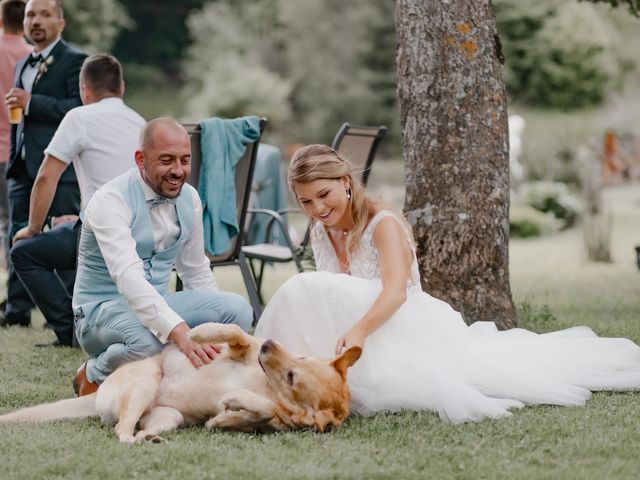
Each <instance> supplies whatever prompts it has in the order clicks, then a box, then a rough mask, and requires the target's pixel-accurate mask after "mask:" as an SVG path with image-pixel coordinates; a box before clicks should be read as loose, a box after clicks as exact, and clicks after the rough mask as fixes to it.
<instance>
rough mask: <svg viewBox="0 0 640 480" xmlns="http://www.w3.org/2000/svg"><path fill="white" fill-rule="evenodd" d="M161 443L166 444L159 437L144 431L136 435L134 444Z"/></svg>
mask: <svg viewBox="0 0 640 480" xmlns="http://www.w3.org/2000/svg"><path fill="white" fill-rule="evenodd" d="M142 442H146V443H162V442H166V440H165V439H164V438H162V437H160V436H159V435H156V434H153V433H149V432H146V431H145V430H140V431H139V432H138V433H136V443H142Z"/></svg>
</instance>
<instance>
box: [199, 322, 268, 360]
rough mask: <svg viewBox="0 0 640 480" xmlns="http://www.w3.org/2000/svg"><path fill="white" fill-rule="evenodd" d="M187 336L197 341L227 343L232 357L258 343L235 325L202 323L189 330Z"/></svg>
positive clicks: (241, 353)
mask: <svg viewBox="0 0 640 480" xmlns="http://www.w3.org/2000/svg"><path fill="white" fill-rule="evenodd" d="M189 338H191V340H193V341H194V342H197V343H227V344H228V345H229V350H230V351H231V356H232V358H234V357H235V358H237V357H240V356H242V355H245V354H246V353H247V352H249V350H250V348H251V345H258V343H259V342H258V341H257V339H255V338H253V337H252V336H250V335H248V334H246V333H245V332H244V331H243V330H242V329H241V328H240V327H239V326H237V325H226V324H222V323H203V324H201V325H198V326H197V327H195V328H193V329H192V330H191V331H190V332H189Z"/></svg>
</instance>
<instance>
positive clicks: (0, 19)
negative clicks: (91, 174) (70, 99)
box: [0, 0, 33, 266]
mask: <svg viewBox="0 0 640 480" xmlns="http://www.w3.org/2000/svg"><path fill="white" fill-rule="evenodd" d="M24 6H25V2H24V0H2V2H0V28H2V34H1V35H0V95H2V98H4V96H5V95H6V94H7V92H8V91H9V90H10V89H11V87H12V86H13V78H14V72H15V69H16V65H17V63H18V60H20V59H21V58H24V57H26V56H27V55H29V54H30V53H31V50H33V47H32V46H31V45H29V44H28V43H27V42H26V41H25V40H24V36H23V33H22V22H23V20H24ZM18 114H19V115H18ZM12 117H13V118H12ZM21 118H22V112H21V111H19V110H18V107H16V108H13V109H7V108H0V265H1V264H3V263H4V265H5V266H6V265H7V262H8V256H7V252H8V251H9V242H8V238H7V234H8V233H9V212H8V205H7V181H6V179H5V178H4V174H5V172H4V170H5V166H6V164H7V161H8V160H9V122H11V123H16V122H18V123H19V122H20V119H21Z"/></svg>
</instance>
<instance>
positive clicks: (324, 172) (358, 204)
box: [287, 144, 411, 256]
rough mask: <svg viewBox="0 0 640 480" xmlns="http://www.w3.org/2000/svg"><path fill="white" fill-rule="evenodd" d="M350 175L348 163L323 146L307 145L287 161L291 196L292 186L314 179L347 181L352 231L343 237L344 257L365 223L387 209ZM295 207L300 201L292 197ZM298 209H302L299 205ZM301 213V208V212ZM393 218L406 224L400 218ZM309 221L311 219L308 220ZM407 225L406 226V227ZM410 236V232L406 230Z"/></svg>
mask: <svg viewBox="0 0 640 480" xmlns="http://www.w3.org/2000/svg"><path fill="white" fill-rule="evenodd" d="M357 173H358V175H357V177H356V176H354V171H353V166H352V165H351V162H349V160H347V159H346V158H345V157H343V156H342V155H341V154H340V153H338V152H336V151H335V150H334V149H332V148H331V147H328V146H327V145H317V144H316V145H307V146H306V147H302V148H300V149H298V150H297V151H296V152H295V153H294V154H293V157H292V158H291V163H290V165H289V172H288V174H287V182H288V184H289V188H290V189H291V191H292V192H293V193H294V195H295V193H296V192H295V189H294V186H295V184H296V183H310V182H313V181H315V180H321V179H323V180H339V179H341V178H343V177H347V178H348V179H349V186H350V188H351V199H350V200H349V210H350V212H351V218H352V219H353V229H351V230H350V231H349V233H348V235H347V242H346V246H347V255H348V256H349V255H350V254H351V253H352V252H353V251H354V250H355V248H356V247H357V245H359V243H360V239H361V238H362V233H363V232H364V229H365V228H366V227H367V224H368V223H369V220H370V219H371V218H373V216H374V215H375V214H376V213H378V212H379V211H380V210H382V209H388V210H392V209H390V208H388V207H387V206H386V205H385V204H384V203H382V202H380V201H378V200H375V199H373V198H371V197H370V196H369V195H367V193H366V192H365V190H364V187H363V185H362V182H360V180H359V178H360V177H361V172H357ZM295 197H296V201H298V205H300V202H299V200H298V197H297V195H295ZM300 207H302V206H301V205H300ZM303 210H304V209H303ZM396 216H397V217H398V218H399V219H401V220H402V221H403V223H405V224H406V221H404V217H403V216H402V215H398V214H396ZM310 220H311V219H310ZM407 226H408V224H407ZM408 231H409V235H411V229H409V230H408Z"/></svg>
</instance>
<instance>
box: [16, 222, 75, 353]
mask: <svg viewBox="0 0 640 480" xmlns="http://www.w3.org/2000/svg"><path fill="white" fill-rule="evenodd" d="M79 234H80V222H79V221H78V222H68V223H64V224H62V225H59V226H57V227H56V228H53V229H51V230H49V231H47V232H45V233H43V234H41V235H36V236H35V237H31V238H27V239H25V240H20V241H18V242H16V244H15V245H14V246H13V248H12V249H11V263H12V264H13V268H14V270H15V272H16V274H17V275H18V277H19V278H20V280H21V281H22V284H23V286H24V287H25V288H26V290H27V292H28V293H29V294H30V295H31V298H32V299H33V301H34V302H35V303H36V305H37V306H38V308H39V309H40V311H41V312H42V314H43V315H44V318H45V319H46V320H47V322H48V323H49V324H50V325H51V327H52V328H53V331H54V332H55V334H56V336H57V337H58V340H59V341H60V343H62V344H64V345H71V341H72V338H73V311H72V308H71V300H72V297H73V284H74V282H75V279H76V259H77V253H78V235H79Z"/></svg>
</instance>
